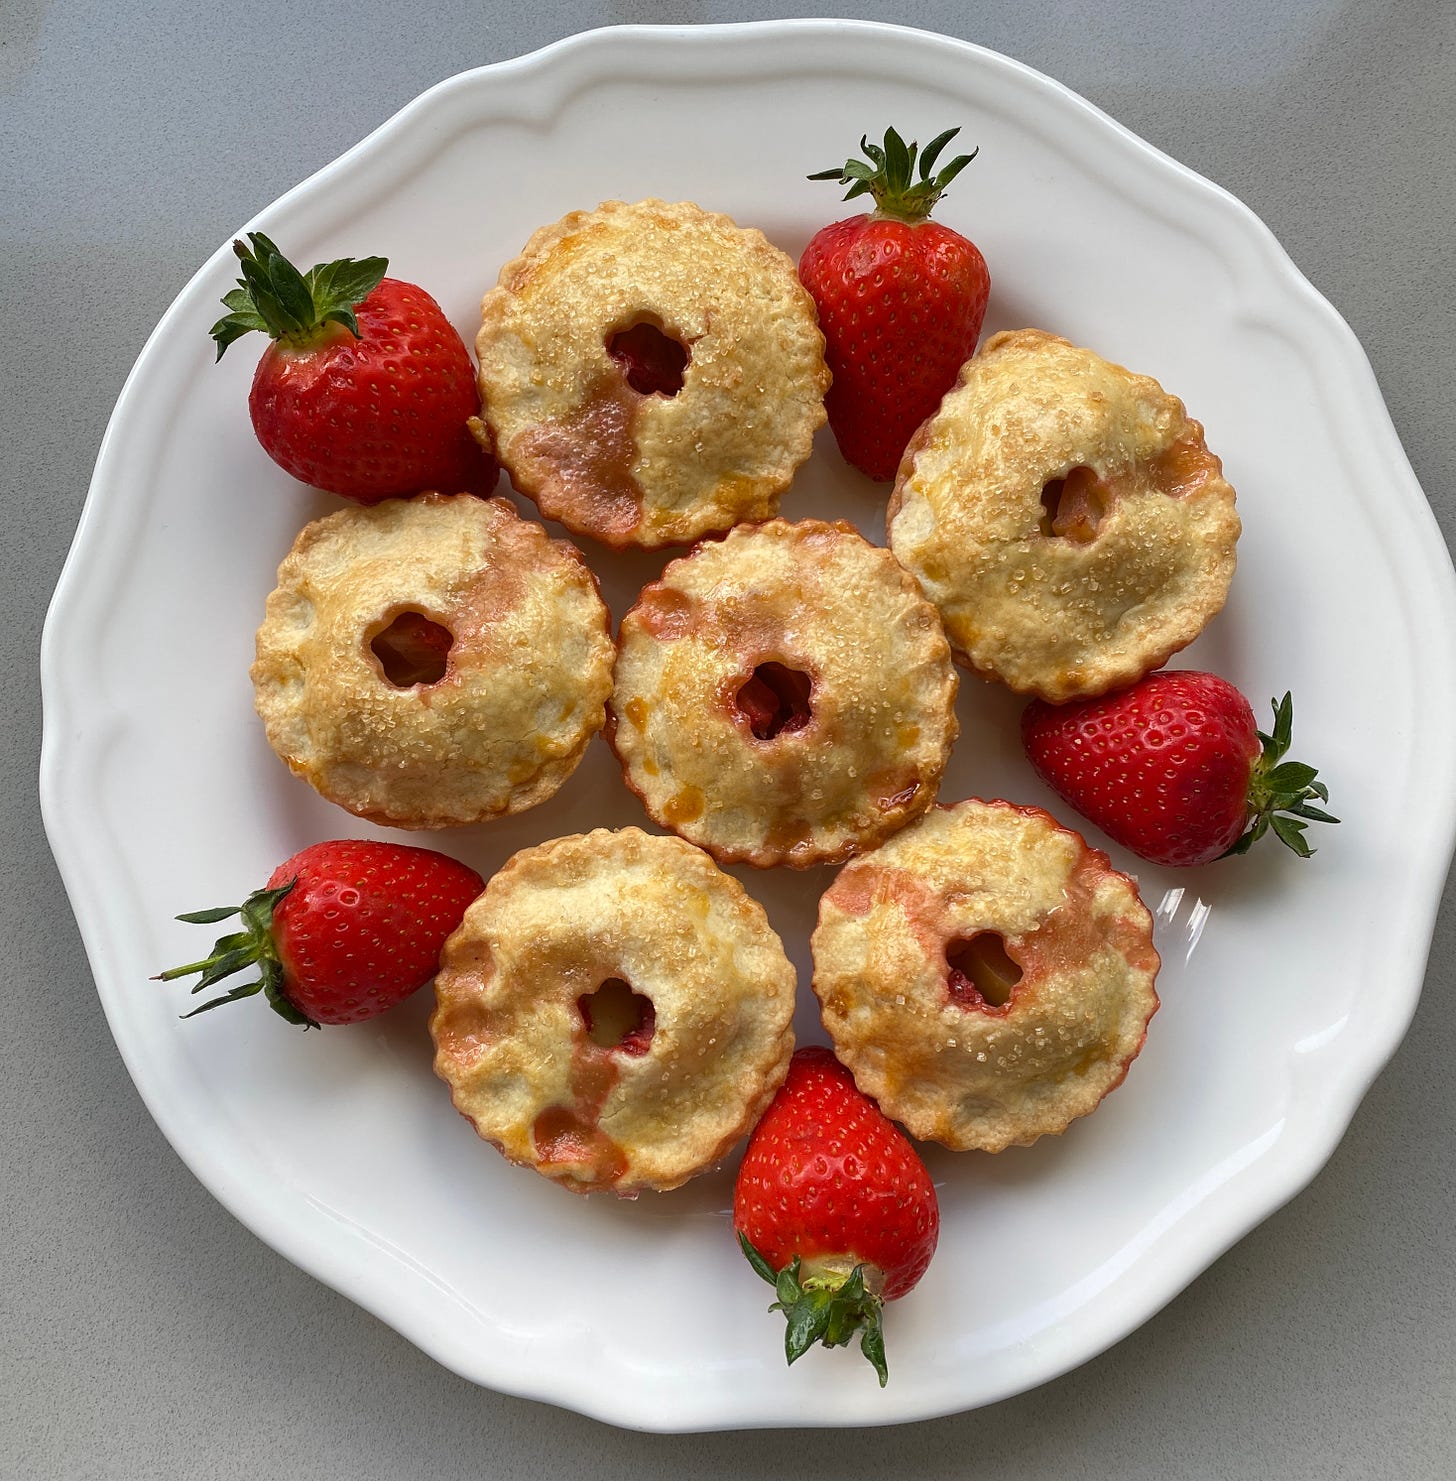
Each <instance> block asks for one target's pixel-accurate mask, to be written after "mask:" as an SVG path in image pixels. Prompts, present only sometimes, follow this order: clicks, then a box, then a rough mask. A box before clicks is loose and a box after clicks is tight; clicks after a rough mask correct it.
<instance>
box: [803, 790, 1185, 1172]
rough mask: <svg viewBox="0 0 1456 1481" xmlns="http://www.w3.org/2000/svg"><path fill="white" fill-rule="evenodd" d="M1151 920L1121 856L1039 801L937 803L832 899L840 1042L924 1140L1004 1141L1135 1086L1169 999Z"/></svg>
mask: <svg viewBox="0 0 1456 1481" xmlns="http://www.w3.org/2000/svg"><path fill="white" fill-rule="evenodd" d="M1152 925H1153V923H1152V918H1151V916H1149V914H1148V912H1147V909H1146V907H1145V906H1144V905H1143V903H1142V901H1141V899H1139V897H1138V893H1137V890H1136V888H1135V887H1134V886H1133V884H1132V881H1131V880H1129V879H1128V878H1127V877H1126V876H1125V875H1122V874H1119V873H1117V872H1116V871H1115V870H1114V869H1112V868H1111V867H1110V865H1109V863H1108V860H1107V856H1106V855H1105V854H1101V853H1099V852H1097V851H1096V850H1095V849H1092V848H1089V847H1088V846H1087V845H1086V844H1085V843H1084V842H1083V841H1082V839H1081V838H1080V837H1079V836H1078V835H1077V834H1076V833H1073V832H1071V831H1070V830H1069V829H1066V828H1063V827H1061V826H1060V825H1059V824H1058V823H1057V822H1056V821H1055V819H1053V818H1051V817H1050V816H1049V815H1048V814H1046V813H1044V812H1042V811H1041V810H1040V809H1039V808H1035V807H1019V806H1016V805H1014V804H1012V803H1009V802H980V801H977V800H974V799H973V800H971V801H969V802H962V803H958V804H957V805H956V806H954V807H937V808H935V809H934V810H933V811H931V812H929V813H927V814H926V815H925V817H923V818H922V819H921V820H920V821H919V822H918V823H916V824H914V825H913V826H911V827H909V828H907V829H906V830H905V831H904V832H903V833H901V834H899V835H898V836H896V837H895V838H892V839H891V840H890V841H889V843H887V844H885V845H884V846H883V847H882V848H879V849H877V850H876V851H875V852H874V853H872V854H869V855H867V856H866V857H864V858H862V859H856V860H855V861H854V862H852V863H850V864H847V865H846V866H845V867H844V869H842V870H841V871H840V873H839V876H838V877H837V878H836V879H835V881H834V883H833V885H832V886H831V887H830V889H829V891H828V893H826V894H825V896H824V898H823V900H822V901H821V902H820V906H819V923H818V926H817V927H816V928H815V931H814V935H813V940H812V943H811V945H812V949H813V955H814V992H815V993H816V995H817V996H818V998H819V1002H820V1009H821V1012H822V1015H823V1019H824V1026H825V1028H826V1029H827V1030H828V1031H829V1035H830V1037H831V1038H832V1039H833V1041H834V1047H835V1052H836V1053H837V1054H838V1056H839V1058H840V1059H841V1060H843V1062H844V1063H845V1064H846V1065H847V1066H848V1067H849V1069H850V1070H851V1071H852V1072H853V1074H854V1078H855V1081H856V1082H857V1084H858V1085H859V1087H860V1089H861V1090H863V1091H864V1092H865V1094H867V1095H870V1096H873V1097H874V1098H875V1099H876V1100H877V1101H879V1103H880V1106H881V1108H882V1109H883V1110H884V1112H885V1113H886V1115H889V1116H893V1117H894V1118H895V1119H896V1120H898V1121H901V1122H903V1123H904V1125H905V1126H906V1128H907V1129H908V1130H909V1131H910V1132H911V1133H912V1134H913V1135H914V1136H917V1137H922V1138H927V1139H929V1140H933V1141H938V1142H943V1143H944V1144H945V1145H946V1146H948V1147H952V1148H954V1149H956V1150H958V1151H963V1150H967V1149H972V1148H974V1149H979V1150H981V1151H987V1152H999V1151H1000V1150H1001V1149H1002V1148H1004V1147H1008V1146H1011V1145H1025V1144H1027V1143H1030V1142H1034V1141H1035V1140H1036V1139H1037V1138H1038V1137H1041V1136H1046V1135H1048V1134H1053V1133H1057V1132H1060V1131H1063V1130H1065V1129H1066V1127H1067V1125H1068V1124H1069V1123H1070V1122H1071V1121H1072V1120H1073V1119H1074V1118H1076V1117H1078V1116H1085V1115H1087V1113H1088V1112H1090V1111H1092V1110H1094V1109H1095V1108H1096V1107H1097V1105H1098V1103H1099V1102H1100V1101H1101V1100H1102V1098H1103V1096H1105V1095H1106V1094H1107V1093H1108V1092H1109V1091H1111V1090H1114V1089H1116V1087H1117V1086H1118V1085H1120V1084H1121V1083H1122V1080H1123V1077H1124V1076H1125V1075H1126V1074H1127V1069H1128V1066H1129V1064H1131V1062H1132V1060H1133V1059H1134V1058H1135V1057H1136V1056H1137V1053H1138V1051H1139V1050H1140V1049H1141V1048H1142V1045H1143V1039H1144V1038H1145V1036H1146V1033H1147V1026H1148V1020H1149V1019H1150V1018H1151V1017H1152V1015H1153V1013H1154V1012H1155V1011H1156V1010H1157V1007H1158V995H1157V993H1156V991H1155V990H1154V985H1153V984H1154V979H1155V978H1156V976H1157V972H1158V954H1157V952H1156V951H1155V950H1154V948H1153V938H1152Z"/></svg>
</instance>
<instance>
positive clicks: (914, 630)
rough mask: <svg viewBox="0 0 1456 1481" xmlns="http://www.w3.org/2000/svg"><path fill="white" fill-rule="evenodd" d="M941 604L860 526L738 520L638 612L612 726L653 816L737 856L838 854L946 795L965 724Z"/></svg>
mask: <svg viewBox="0 0 1456 1481" xmlns="http://www.w3.org/2000/svg"><path fill="white" fill-rule="evenodd" d="M956 683H957V681H956V673H955V666H954V664H953V662H952V660H951V654H950V648H949V645H948V644H947V643H946V640H945V636H944V634H943V633H942V632H941V628H940V622H939V619H938V618H937V617H936V615H935V609H934V608H933V607H931V606H930V604H929V603H928V602H926V601H925V599H924V598H923V597H922V596H921V595H920V592H919V590H918V589H917V588H916V586H915V583H914V581H913V580H911V579H910V577H909V576H908V575H907V574H906V573H905V571H904V570H903V569H902V568H901V567H900V565H899V563H898V562H897V561H896V560H895V558H894V557H893V556H892V555H891V554H890V552H889V551H888V550H883V549H881V548H880V547H879V546H876V545H871V544H870V543H869V542H868V541H867V540H865V539H864V537H863V536H861V535H860V534H859V533H858V531H856V530H855V529H854V528H853V527H852V526H850V525H848V524H843V523H835V524H828V523H824V522H822V521H820V520H805V521H803V522H802V523H798V524H790V523H788V522H787V521H785V520H773V521H770V522H769V523H768V524H763V525H752V526H739V527H738V528H737V529H734V530H732V531H730V532H729V534H728V535H727V536H726V538H724V539H722V540H716V541H705V542H704V543H703V544H701V545H699V546H698V547H697V548H696V549H695V550H693V551H692V552H691V553H690V554H688V555H686V556H683V557H681V558H680V559H678V560H675V561H673V562H672V563H671V564H670V565H669V566H668V567H667V568H666V570H665V571H664V572H663V574H662V577H661V579H660V580H658V581H656V582H654V583H653V584H652V585H650V586H648V587H647V588H646V589H645V590H644V591H643V592H642V594H641V595H640V596H639V597H638V599H637V602H636V604H635V605H634V606H633V607H632V609H631V610H630V611H629V612H628V613H627V615H626V616H625V617H624V618H623V619H622V627H621V633H620V636H619V643H618V657H617V668H616V678H615V684H616V693H615V698H614V699H613V701H612V704H611V707H610V713H609V717H608V721H607V738H608V740H609V741H610V742H611V745H612V747H613V749H614V750H615V751H616V753H617V756H618V759H619V760H620V761H621V763H622V770H623V774H624V775H625V777H626V780H627V785H628V786H629V787H630V788H631V789H632V790H633V791H634V792H636V793H637V795H638V796H639V797H640V798H641V799H642V802H643V805H644V806H645V807H646V809H647V812H648V814H649V816H651V817H652V818H653V819H654V820H655V821H656V822H658V823H661V824H662V825H663V826H664V827H667V828H671V829H673V830H674V831H675V832H677V833H680V834H681V835H682V836H683V837H684V838H687V839H689V840H691V841H692V842H693V843H696V844H699V845H700V846H701V847H703V848H705V849H707V850H708V852H709V853H711V854H712V855H713V856H714V857H715V858H717V859H718V860H720V861H722V862H734V863H748V864H754V865H757V866H759V867H760V868H767V867H770V866H773V865H778V864H787V865H789V866H791V867H793V868H807V867H808V866H810V865H812V864H824V863H839V862H842V861H843V860H844V859H846V858H848V857H849V856H850V855H851V854H854V853H858V852H860V851H862V850H864V849H867V848H873V847H874V845H875V844H876V843H878V842H879V841H880V840H881V839H884V838H887V837H888V836H889V835H890V834H891V833H893V832H894V831H895V830H896V829H897V828H900V827H903V826H904V824H905V823H907V822H909V821H910V820H911V819H912V818H915V817H918V816H919V815H920V814H921V813H922V812H924V811H925V809H926V808H927V807H929V806H930V804H931V802H932V801H933V800H934V798H935V792H936V789H937V787H938V786H939V784H940V776H941V772H942V771H943V770H944V768H945V763H946V758H947V756H948V755H949V753H950V747H951V744H952V742H953V741H954V740H955V737H956V729H957V727H956V718H955V708H954V706H955V696H956Z"/></svg>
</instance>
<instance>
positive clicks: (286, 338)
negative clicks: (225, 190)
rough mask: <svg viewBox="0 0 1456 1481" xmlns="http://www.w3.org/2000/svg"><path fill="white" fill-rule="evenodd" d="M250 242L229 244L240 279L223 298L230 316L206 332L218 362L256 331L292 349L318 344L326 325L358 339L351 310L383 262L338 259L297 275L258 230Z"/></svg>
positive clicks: (377, 259) (369, 288) (376, 278)
mask: <svg viewBox="0 0 1456 1481" xmlns="http://www.w3.org/2000/svg"><path fill="white" fill-rule="evenodd" d="M248 243H249V245H248V246H244V245H243V243H242V242H234V243H233V251H234V252H235V253H236V254H237V258H238V261H239V263H240V264H241V265H242V277H240V278H239V279H238V286H237V287H236V288H234V289H233V290H232V291H231V292H230V293H227V294H225V295H224V296H223V300H222V301H223V305H224V307H225V308H227V310H228V313H227V314H225V315H224V316H223V317H222V318H221V319H219V320H218V321H217V323H216V324H214V325H213V326H212V328H211V329H210V330H209V331H208V332H209V333H210V334H211V335H212V338H213V340H214V341H215V342H216V344H217V358H218V359H219V360H221V359H222V357H223V352H224V351H225V350H226V349H227V347H228V346H229V345H230V344H231V343H232V342H233V341H234V340H235V339H241V338H242V336H243V335H245V334H251V333H252V332H253V331H254V330H255V329H256V330H261V331H262V332H263V333H264V334H266V335H267V336H268V337H269V338H270V339H273V340H276V341H278V343H280V344H286V345H289V346H292V347H294V348H302V347H304V346H307V345H310V344H314V343H317V341H319V340H320V339H322V338H323V337H324V335H325V333H326V331H327V328H328V326H329V325H330V324H341V325H342V326H343V327H344V328H345V329H347V330H348V331H349V333H350V334H352V335H353V336H354V338H355V339H358V337H359V321H358V319H356V318H355V316H354V310H355V309H356V308H357V307H358V306H359V305H360V304H361V303H363V301H364V300H365V299H366V298H368V297H369V295H370V294H371V293H373V291H374V290H375V289H376V288H377V287H378V286H379V283H380V280H381V279H382V278H383V277H384V273H385V270H386V269H387V268H388V266H389V262H388V260H387V259H386V258H383V257H365V258H363V259H362V260H358V261H356V260H355V259H354V258H352V257H342V258H340V259H339V260H338V261H336V262H321V263H318V264H316V265H315V266H314V267H311V268H309V270H308V272H307V273H301V272H299V270H298V269H297V268H296V267H294V265H293V264H292V263H291V262H290V261H289V260H288V259H287V258H286V257H285V256H284V255H283V254H282V253H281V252H280V251H279V250H278V248H277V247H275V246H274V245H273V243H272V242H271V241H270V240H269V239H268V238H267V237H265V236H264V235H263V233H262V232H261V231H254V232H249V233H248Z"/></svg>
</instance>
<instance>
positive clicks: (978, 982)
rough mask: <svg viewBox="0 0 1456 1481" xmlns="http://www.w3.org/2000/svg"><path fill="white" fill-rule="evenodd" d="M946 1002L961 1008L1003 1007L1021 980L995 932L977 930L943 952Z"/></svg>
mask: <svg viewBox="0 0 1456 1481" xmlns="http://www.w3.org/2000/svg"><path fill="white" fill-rule="evenodd" d="M945 965H946V972H947V978H946V980H947V985H948V987H949V990H950V1000H951V1002H953V1003H956V1004H958V1005H959V1006H960V1007H962V1008H1004V1007H1005V1006H1006V1005H1007V1004H1008V1003H1009V1002H1010V1001H1011V998H1012V994H1014V993H1015V991H1016V984H1017V983H1018V982H1020V981H1021V968H1020V967H1019V966H1018V965H1017V964H1016V963H1015V962H1014V961H1012V959H1011V957H1010V955H1009V954H1008V953H1007V950H1006V942H1005V940H1004V939H1003V938H1002V936H1001V934H1000V933H999V932H998V931H977V932H976V934H975V935H974V936H963V937H960V938H958V939H957V940H955V941H952V942H951V943H950V944H949V945H948V946H947V947H946V949H945Z"/></svg>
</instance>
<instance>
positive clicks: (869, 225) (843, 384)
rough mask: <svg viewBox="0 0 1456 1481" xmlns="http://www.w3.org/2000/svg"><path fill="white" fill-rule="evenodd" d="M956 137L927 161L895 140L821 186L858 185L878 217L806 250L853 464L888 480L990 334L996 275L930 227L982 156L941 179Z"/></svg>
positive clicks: (803, 266)
mask: <svg viewBox="0 0 1456 1481" xmlns="http://www.w3.org/2000/svg"><path fill="white" fill-rule="evenodd" d="M959 132H960V130H959V129H948V130H947V131H946V132H945V133H943V134H941V135H940V136H939V137H938V138H936V139H933V140H931V142H930V144H929V145H928V146H927V147H926V150H925V153H924V154H923V155H921V156H920V178H919V180H915V179H914V175H915V153H916V149H917V147H918V146H917V145H915V144H911V145H910V147H909V148H908V149H907V148H906V147H905V141H904V140H903V139H902V138H901V137H900V136H899V134H897V133H896V132H895V130H894V129H887V130H886V131H885V144H884V148H883V149H881V148H880V147H878V146H877V145H874V144H871V143H869V142H868V140H866V139H861V140H860V145H859V147H860V148H861V150H863V151H864V153H865V154H866V155H867V156H868V157H869V159H870V161H871V163H869V164H866V163H865V161H864V160H858V159H851V160H846V161H845V163H844V164H843V165H842V166H840V167H839V168H838V169H833V170H821V171H820V172H819V173H818V174H816V175H810V176H809V179H811V180H837V181H838V182H839V183H840V184H841V185H848V186H849V190H848V192H847V193H846V194H845V197H844V199H845V200H853V199H854V198H855V197H856V196H859V195H866V194H868V195H871V196H873V198H874V202H875V209H874V210H873V211H872V212H871V213H870V214H869V215H867V216H852V217H849V218H848V219H847V220H844V221H837V222H835V223H834V225H832V226H826V227H825V228H824V229H823V230H822V231H820V232H819V233H818V234H817V235H816V236H815V237H814V238H813V239H812V240H811V241H810V243H809V245H808V247H806V248H805V249H804V255H803V257H802V258H801V259H800V261H799V279H800V281H801V282H802V283H803V285H804V287H805V288H807V289H808V290H809V293H810V296H811V297H812V298H813V300H814V303H815V305H816V306H817V307H818V310H819V327H820V328H821V329H822V330H823V331H824V342H825V358H826V360H827V361H828V363H829V369H830V371H831V372H832V373H833V376H834V383H833V384H832V385H831V386H830V388H829V394H828V395H827V396H826V397H825V398H824V407H825V410H826V411H827V413H828V415H829V425H830V427H831V428H832V429H833V431H834V436H835V438H836V439H837V440H838V442H839V450H840V451H841V452H842V453H843V454H844V456H845V458H846V460H847V461H848V462H850V463H852V464H853V465H854V466H855V467H856V468H858V469H859V470H860V471H861V472H862V473H867V474H868V475H869V476H870V477H871V478H874V479H879V480H881V481H884V480H888V479H891V478H893V477H894V476H895V470H896V469H897V468H898V466H899V463H900V457H901V454H902V453H903V452H904V451H905V445H906V444H907V443H908V442H909V441H910V438H911V436H912V435H913V434H914V432H915V430H916V429H917V428H918V427H919V426H920V424H921V423H922V422H923V421H924V420H925V419H926V418H927V417H928V416H930V415H931V413H933V412H934V411H935V409H936V408H937V407H938V406H939V405H940V399H941V397H942V396H944V395H945V393H946V392H947V391H949V390H950V388H951V387H952V386H953V385H954V384H955V380H956V375H957V373H958V372H959V371H960V368H961V366H962V365H963V364H964V363H965V362H966V361H967V360H969V359H970V357H971V354H972V352H973V351H974V350H975V348H976V340H977V339H978V338H979V337H980V333H981V320H982V319H983V318H984V317H985V314H986V299H987V297H988V296H989V294H990V292H991V275H990V273H989V272H987V270H986V259H985V258H984V257H982V256H981V254H980V251H979V250H978V249H977V248H976V246H975V244H974V243H972V242H969V241H967V240H966V238H965V237H963V236H961V235H960V233H959V232H955V231H952V230H951V229H950V228H949V227H948V226H942V225H941V224H940V223H939V222H937V221H931V220H929V216H930V212H931V210H932V209H933V208H934V206H935V203H936V202H937V201H938V200H939V199H940V197H941V195H942V194H943V193H944V191H945V188H946V186H947V185H949V184H950V182H951V181H952V180H954V179H955V177H956V176H957V175H958V174H960V172H961V171H962V170H963V169H964V168H965V167H966V166H967V165H968V164H970V162H971V161H972V160H973V159H974V158H975V157H976V154H977V153H978V152H979V151H976V150H973V151H972V152H971V153H970V154H963V155H961V156H960V157H959V158H958V159H954V160H952V161H951V162H950V163H949V164H948V165H946V167H945V168H944V169H943V170H941V171H940V173H939V174H934V173H932V172H933V171H934V169H935V164H936V161H937V159H939V157H940V152H941V150H942V149H944V148H945V146H946V145H947V144H948V143H949V142H950V141H951V140H952V139H953V138H954V137H955V136H956V135H957V134H958V133H959Z"/></svg>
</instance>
